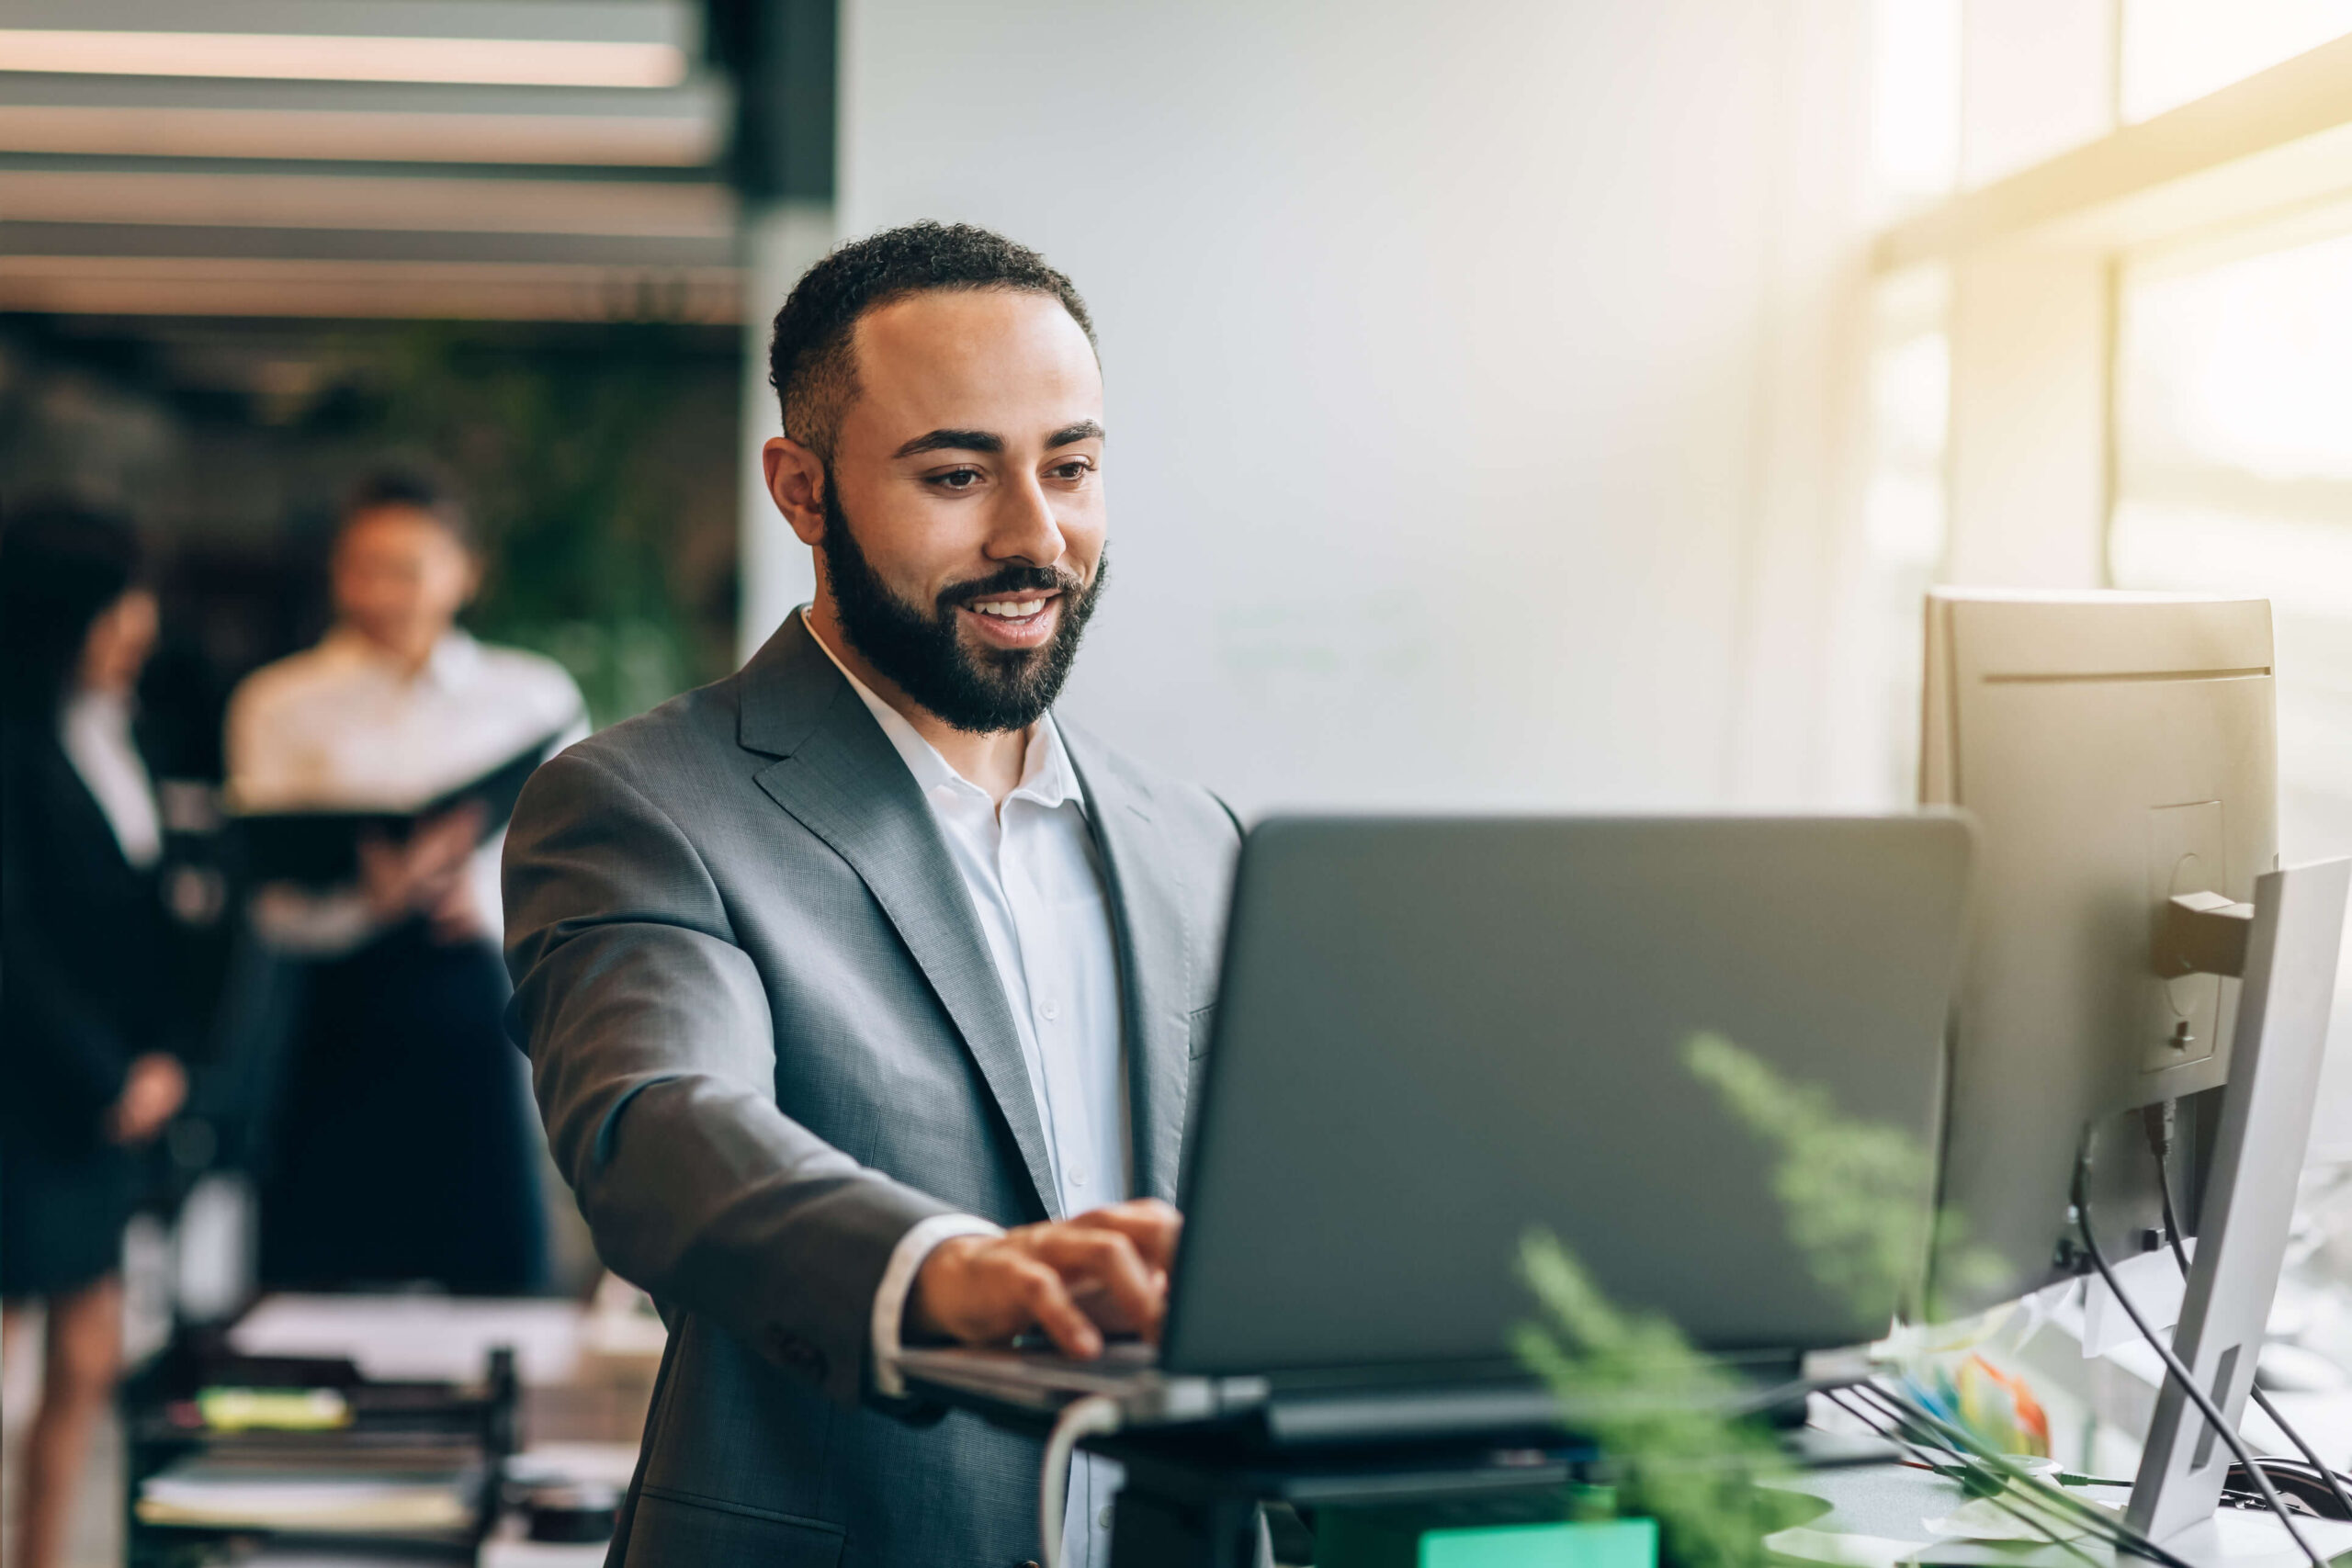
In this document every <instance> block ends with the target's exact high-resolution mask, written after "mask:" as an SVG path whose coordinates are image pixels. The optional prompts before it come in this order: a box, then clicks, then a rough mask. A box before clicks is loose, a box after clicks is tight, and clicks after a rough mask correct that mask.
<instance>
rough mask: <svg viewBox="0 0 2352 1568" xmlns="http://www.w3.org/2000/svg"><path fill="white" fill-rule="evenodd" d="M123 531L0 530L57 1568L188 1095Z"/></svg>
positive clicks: (20, 1281) (2, 1097) (12, 1199)
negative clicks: (125, 1298) (150, 1158)
mask: <svg viewBox="0 0 2352 1568" xmlns="http://www.w3.org/2000/svg"><path fill="white" fill-rule="evenodd" d="M139 564H140V563H139V548H138V542H137V539H136V536H134V535H133V534H132V532H131V530H130V528H129V527H128V526H126V525H124V524H122V523H121V522H119V521H118V520H116V519H114V518H111V517H107V516H103V515H99V514H96V513H87V512H83V511H78V510H75V509H72V508H68V507H62V506H52V507H47V508H39V509H30V510H28V511H26V512H25V513H22V514H21V515H19V516H17V517H16V518H14V519H11V520H10V521H9V522H8V524H7V525H6V527H5V529H0V976H4V977H5V983H0V1303H5V1318H0V1333H5V1335H6V1340H7V1344H8V1347H9V1348H8V1354H9V1355H11V1356H14V1355H16V1354H17V1353H18V1351H19V1350H20V1349H21V1348H22V1341H23V1330H24V1328H25V1326H26V1325H27V1322H28V1315H29V1314H28V1308H29V1307H31V1306H32V1305H33V1304H34V1303H41V1304H43V1305H45V1306H46V1307H47V1309H48V1321H47V1333H46V1336H45V1344H44V1351H45V1355H44V1367H45V1372H44V1380H43V1382H42V1385H41V1396H40V1408H39V1411H38V1412H37V1413H36V1415H35V1416H34V1417H33V1422H32V1426H31V1428H30V1430H29V1431H28V1433H27V1434H26V1442H25V1455H24V1465H25V1475H24V1491H23V1494H22V1495H23V1498H24V1503H23V1507H22V1509H21V1512H20V1516H19V1518H18V1536H17V1557H16V1559H15V1561H16V1562H18V1563H20V1564H22V1565H23V1568H48V1565H49V1564H51V1563H53V1562H57V1561H58V1560H59V1557H60V1556H61V1554H62V1551H63V1548H64V1536H65V1529H66V1524H67V1521H68V1519H69V1518H70V1517H72V1506H73V1496H74V1489H75V1487H76V1485H77V1483H79V1481H80V1478H81V1473H82V1467H83V1464H84V1462H85V1460H86V1459H87V1458H88V1455H89V1451H90V1443H91V1438H92V1435H93V1432H94V1429H95V1428H96V1425H97V1421H98V1418H99V1416H101V1415H103V1414H104V1412H105V1410H106V1407H107V1402H108V1400H109V1399H110V1398H111V1397H112V1394H113V1391H114V1387H115V1383H116V1381H117V1379H118V1378H119V1375H120V1373H121V1370H122V1279H121V1273H120V1261H121V1250H122V1233H123V1227H124V1225H125V1224H127V1223H128V1222H129V1220H130V1213H131V1208H132V1204H133V1201H134V1199H135V1197H136V1196H137V1190H138V1168H137V1165H136V1163H135V1159H134V1156H133V1152H132V1151H133V1150H134V1149H136V1148H137V1147H138V1146H139V1145H142V1144H145V1143H148V1142H149V1141H150V1140H152V1139H153V1138H154V1137H155V1135H156V1134H158V1133H160V1132H162V1131H163V1129H164V1124H165V1123H166V1122H169V1121H170V1120H171V1118H172V1116H173V1114H174V1113H175V1111H178V1109H179V1107H180V1104H181V1102H182V1101H183V1100H185V1099H186V1098H187V1074H186V1073H185V1071H184V1070H183V1069H182V1067H181V1065H180V1062H179V1058H178V1057H177V1056H176V1055H174V1053H173V1050H172V1048H171V1046H172V1043H173V1041H174V1039H175V1036H176V1034H177V1033H178V1032H179V1028H178V1020H177V1019H176V1018H175V1009H174V995H175V993H174V988H173V987H172V985H171V984H170V978H169V977H170V976H171V973H172V965H171V962H170V953H169V944H170V930H171V928H170V923H169V917H168V915H167V914H166V912H165V910H164V903H163V897H162V893H161V889H160V888H159V886H158V883H157V874H156V865H157V863H158V861H159V860H160V859H161V856H162V852H163V828H162V822H161V818H160V816H159V814H158V812H157V809H156V804H155V795H154V791H153V785H152V784H151V783H150V781H149V778H148V774H147V769H146V766H145V764H144V762H143V761H141V756H140V752H139V748H138V746H137V744H136V743H135V741H134V739H133V738H132V733H131V720H132V716H133V705H132V694H133V691H134V689H135V688H136V686H137V684H138V681H139V671H140V670H141V666H143V665H144V664H145V663H146V660H147V655H148V653H149V652H150V650H152V649H153V647H154V643H155V598H154V595H153V593H151V592H149V591H148V590H147V589H146V588H144V587H143V586H141V584H140V581H139Z"/></svg>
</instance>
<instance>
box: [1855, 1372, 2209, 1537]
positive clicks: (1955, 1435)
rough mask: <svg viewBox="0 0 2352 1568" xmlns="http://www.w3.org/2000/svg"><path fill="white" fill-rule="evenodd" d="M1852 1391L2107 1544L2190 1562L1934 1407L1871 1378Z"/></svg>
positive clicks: (1973, 1468) (1970, 1464) (1970, 1465)
mask: <svg viewBox="0 0 2352 1568" xmlns="http://www.w3.org/2000/svg"><path fill="white" fill-rule="evenodd" d="M1854 1392H1856V1393H1862V1394H1867V1395H1868V1396H1869V1397H1870V1398H1871V1401H1872V1403H1873V1404H1875V1405H1877V1406H1878V1407H1879V1408H1881V1409H1882V1410H1884V1411H1888V1412H1892V1413H1893V1416H1894V1418H1896V1419H1898V1420H1901V1421H1905V1422H1907V1423H1909V1424H1911V1425H1912V1426H1914V1427H1922V1428H1924V1429H1926V1431H1927V1432H1928V1436H1929V1437H1930V1438H1932V1439H1933V1440H1934V1442H1935V1445H1936V1446H1937V1447H1938V1448H1940V1449H1942V1450H1944V1451H1945V1452H1946V1453H1949V1454H1951V1456H1953V1457H1954V1458H1955V1459H1958V1460H1959V1461H1961V1462H1962V1465H1964V1466H1966V1467H1969V1468H1970V1469H1972V1470H1974V1471H1978V1472H1987V1473H1989V1474H1990V1475H1991V1476H1992V1477H1993V1478H1994V1479H1995V1480H1996V1481H1998V1482H2000V1483H2003V1484H2005V1485H2007V1486H2010V1487H2015V1488H2017V1489H2018V1490H2021V1491H2026V1492H2029V1493H2031V1494H2033V1495H2036V1496H2038V1497H2041V1499H2042V1500H2043V1501H2045V1502H2054V1503H2058V1504H2062V1505H2064V1507H2065V1508H2066V1509H2067V1510H2068V1511H2069V1512H2071V1513H2072V1514H2073V1515H2074V1516H2075V1518H2076V1520H2077V1522H2079V1523H2081V1524H2083V1525H2084V1526H2085V1527H2086V1528H2087V1529H2090V1530H2092V1531H2093V1532H2094V1533H2096V1534H2097V1535H2098V1537H2099V1538H2100V1539H2101V1540H2105V1541H2107V1542H2109V1544H2110V1545H2113V1546H2117V1547H2120V1548H2121V1549H2122V1550H2124V1551H2129V1552H2131V1553H2132V1554H2133V1555H2135V1556H2139V1557H2145V1558H2148V1559H2149V1560H2151V1561H2152V1562H2160V1563H2162V1564H2164V1565H2165V1568H2189V1565H2188V1563H2187V1562H2185V1561H2184V1560H2182V1559H2181V1558H2179V1557H2177V1556H2176V1555H2175V1554H2173V1553H2172V1552H2170V1551H2165V1549H2164V1548H2163V1547H2161V1546H2159V1545H2157V1544H2156V1543H2155V1542H2154V1540H2149V1539H2148V1538H2147V1537H2146V1536H2143V1535H2142V1534H2140V1533H2139V1532H2138V1531H2137V1530H2134V1529H2131V1526H2129V1525H2127V1524H2126V1523H2124V1522H2123V1520H2122V1519H2121V1518H2120V1517H2117V1516H2116V1515H2114V1514H2110V1513H2109V1512H2107V1511H2106V1510H2105V1509H2102V1508H2098V1507H2095V1506H2092V1505H2091V1504H2090V1503H2089V1502H2087V1501H2086V1500H2085V1499H2083V1498H2080V1497H2077V1496H2075V1495H2074V1494H2073V1493H2071V1492H2069V1491H2067V1490H2066V1489H2065V1488H2064V1487H2062V1486H2052V1485H2051V1484H2050V1483H2048V1482H2046V1481H2044V1480H2043V1479H2042V1478H2041V1476H2038V1475H2034V1474H2032V1473H2030V1472H2027V1471H2025V1470H2022V1469H2019V1468H2018V1466H2017V1465H2016V1464H2015V1463H2014V1462H2012V1461H2011V1460H2010V1458H2009V1456H2008V1455H2007V1454H2004V1453H2002V1452H2001V1451H2000V1450H1997V1449H1995V1448H1993V1447H1992V1446H1991V1445H1990V1444H1988V1443H1986V1442H1985V1441H1984V1439H1983V1438H1979V1437H1977V1436H1976V1434H1975V1433H1973V1432H1971V1431H1970V1430H1968V1428H1966V1427H1961V1426H1957V1425H1955V1424H1953V1423H1951V1422H1949V1421H1946V1420H1944V1419H1943V1418H1942V1417H1941V1416H1938V1415H1936V1414H1935V1412H1933V1411H1931V1410H1928V1409H1926V1408H1924V1407H1922V1406H1920V1405H1918V1404H1914V1403H1911V1402H1910V1401H1908V1400H1907V1399H1905V1398H1904V1397H1901V1396H1898V1395H1896V1394H1893V1393H1888V1392H1887V1391H1886V1390H1884V1389H1883V1388H1880V1387H1878V1386H1877V1385H1875V1384H1872V1383H1858V1384H1856V1385H1855V1388H1854Z"/></svg>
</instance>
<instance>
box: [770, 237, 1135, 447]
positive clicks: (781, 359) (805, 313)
mask: <svg viewBox="0 0 2352 1568" xmlns="http://www.w3.org/2000/svg"><path fill="white" fill-rule="evenodd" d="M935 288H937V289H958V290H961V289H982V288H1007V289H1015V290H1020V291H1023V292H1026V293H1033V294H1046V295H1051V296H1052V297H1053V298H1054V299H1058V300H1060V301H1061V304H1062V309H1063V310H1068V311H1069V314H1070V319H1071V320H1072V321H1076V322H1077V323H1078V325H1079V329H1080V331H1082V332H1083V333H1086V341H1087V342H1088V343H1090V344H1091V343H1093V342H1094V321H1093V319H1092V318H1091V317H1090V316H1088V315H1087V313H1086V301H1085V300H1083V299H1080V298H1079V296H1078V289H1077V288H1076V287H1075V286H1074V285H1072V284H1071V282H1070V280H1069V278H1067V277H1065V276H1062V275H1061V274H1060V273H1058V272H1056V271H1055V270H1054V269H1053V268H1052V267H1051V266H1048V265H1046V258H1045V257H1043V256H1041V255H1039V254H1037V253H1036V252H1035V251H1033V250H1031V249H1030V248H1029V247H1028V246H1026V245H1022V244H1016V243H1013V242H1012V241H1011V240H1008V239H1006V238H1005V237H1004V236H1003V235H1001V234H998V233H993V232H991V231H989V230H986V229H978V228H975V227H973V226H972V225H971V224H968V223H933V222H922V223H909V224H906V225H904V226H902V227H900V228H897V229H885V230H884V231H882V232H880V233H878V234H869V235H867V236H866V237H865V239H863V240H852V241H851V242H850V243H847V244H845V245H842V246H841V247H840V248H838V249H837V250H835V251H834V252H833V253H832V254H831V255H829V256H827V257H826V258H825V259H824V260H823V261H820V262H819V263H818V264H817V265H815V266H812V267H810V268H809V270H808V271H807V272H806V273H804V274H802V275H801V278H800V281H799V282H798V283H797V284H795V285H793V288H792V293H791V296H790V297H789V298H787V299H786V300H785V302H784V309H783V310H778V311H777V312H776V313H775V336H773V337H772V338H771V339H770V340H769V342H768V385H769V386H771V387H774V388H775V394H776V401H777V404H778V406H779V407H780V409H781V411H782V412H783V415H784V433H785V434H786V435H788V436H790V437H791V438H792V439H793V440H795V441H797V442H798V443H800V445H802V446H806V447H808V448H809V450H810V451H812V452H814V453H816V454H817V456H818V457H821V458H823V459H824V460H825V461H827V462H829V463H830V462H831V461H832V456H833V441H834V438H835V437H836V436H838V435H839V434H840V433H841V422H842V414H843V413H844V412H847V411H848V409H849V406H850V404H851V403H853V402H854V401H855V400H856V399H857V359H856V355H855V354H854V350H853V348H852V345H851V341H850V339H851V333H853V332H854V330H855V328H856V326H857V321H858V318H859V317H861V316H863V315H865V313H866V312H867V311H868V310H877V309H879V308H880V307H882V306H884V305H888V304H889V303H891V302H892V301H893V300H897V299H904V298H906V297H907V296H908V295H910V294H922V293H926V292H928V291H930V290H932V289H935Z"/></svg>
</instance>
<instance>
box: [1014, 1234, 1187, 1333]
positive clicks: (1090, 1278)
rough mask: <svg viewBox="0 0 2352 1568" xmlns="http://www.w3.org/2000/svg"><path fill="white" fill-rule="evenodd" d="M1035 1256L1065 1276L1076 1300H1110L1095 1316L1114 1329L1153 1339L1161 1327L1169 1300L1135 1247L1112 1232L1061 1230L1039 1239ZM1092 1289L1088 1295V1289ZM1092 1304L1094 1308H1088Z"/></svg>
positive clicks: (1099, 1308)
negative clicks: (1150, 1334)
mask: <svg viewBox="0 0 2352 1568" xmlns="http://www.w3.org/2000/svg"><path fill="white" fill-rule="evenodd" d="M1036 1250H1037V1256H1038V1257H1040V1258H1044V1259H1045V1260H1046V1262H1047V1263H1050V1264H1052V1265H1053V1266H1054V1267H1055V1268H1056V1269H1059V1270H1060V1271H1061V1276H1062V1281H1063V1283H1064V1284H1065V1285H1066V1286H1068V1287H1069V1290H1070V1292H1071V1293H1072V1294H1073V1295H1074V1296H1077V1297H1080V1298H1081V1299H1083V1298H1085V1297H1087V1296H1089V1295H1090V1294H1091V1295H1099V1296H1107V1297H1108V1298H1109V1299H1108V1301H1107V1303H1103V1305H1101V1306H1097V1307H1096V1309H1095V1311H1094V1312H1093V1314H1092V1315H1093V1316H1094V1317H1095V1319H1096V1320H1097V1321H1100V1322H1104V1323H1107V1324H1108V1325H1110V1326H1112V1327H1114V1328H1130V1329H1134V1330H1136V1332H1138V1333H1143V1334H1147V1335H1148V1334H1149V1333H1151V1332H1152V1331H1154V1330H1155V1329H1157V1328H1158V1327H1159V1319H1160V1314H1161V1313H1162V1311H1163V1306H1164V1301H1165V1297H1164V1295H1163V1292H1162V1291H1161V1289H1160V1286H1159V1276H1158V1274H1157V1272H1156V1271H1155V1270H1153V1269H1150V1268H1148V1266H1147V1265H1146V1264H1145V1263H1144V1260H1143V1259H1142V1258H1141V1257H1139V1256H1138V1255H1137V1254H1136V1248H1135V1244H1134V1243H1132V1242H1130V1241H1129V1240H1128V1239H1127V1238H1126V1237H1125V1235H1121V1234H1119V1233H1118V1232H1116V1231H1113V1230H1088V1229H1085V1228H1082V1227H1080V1226H1077V1225H1059V1226H1056V1227H1055V1228H1054V1229H1052V1230H1051V1231H1048V1232H1046V1234H1044V1235H1040V1236H1039V1237H1038V1238H1037V1247H1036ZM1089 1286H1091V1287H1093V1290H1092V1291H1091V1292H1090V1291H1089V1290H1088V1287H1089ZM1090 1304H1091V1303H1090Z"/></svg>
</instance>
